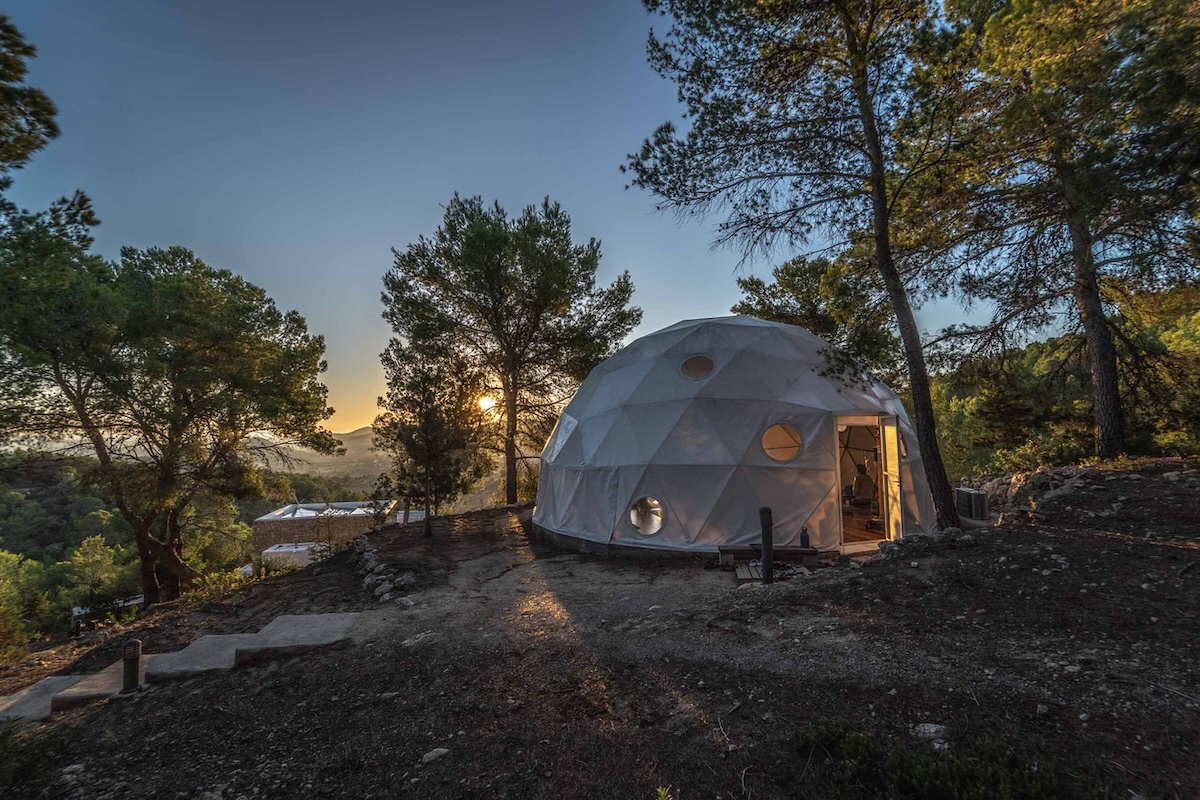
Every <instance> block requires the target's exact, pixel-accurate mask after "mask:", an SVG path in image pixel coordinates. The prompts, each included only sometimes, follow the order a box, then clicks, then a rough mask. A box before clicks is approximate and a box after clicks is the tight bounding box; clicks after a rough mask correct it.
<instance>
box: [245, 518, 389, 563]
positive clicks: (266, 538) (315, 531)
mask: <svg viewBox="0 0 1200 800" xmlns="http://www.w3.org/2000/svg"><path fill="white" fill-rule="evenodd" d="M374 525H375V521H374V520H373V519H372V518H371V517H370V516H362V515H358V516H340V517H339V516H323V517H301V518H300V519H282V520H267V521H265V522H255V523H254V525H253V526H252V528H251V529H252V533H251V536H250V547H251V552H252V553H254V555H255V556H257V555H260V554H261V553H262V551H263V550H266V549H267V548H268V547H270V546H271V545H276V544H291V543H293V542H328V543H330V544H333V545H334V548H335V549H337V548H341V547H345V546H346V545H348V544H349V543H350V541H351V540H352V539H354V538H355V537H356V536H361V535H362V534H364V533H368V532H370V530H371V528H372V527H374Z"/></svg>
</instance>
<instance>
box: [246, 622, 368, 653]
mask: <svg viewBox="0 0 1200 800" xmlns="http://www.w3.org/2000/svg"><path fill="white" fill-rule="evenodd" d="M359 616H360V615H359V613H358V612H347V613H341V614H282V615H280V616H278V617H276V618H275V619H273V620H271V622H270V623H269V624H268V625H267V627H265V628H263V629H262V630H261V631H259V632H258V633H257V634H256V636H257V637H258V641H256V642H252V643H247V644H245V645H241V646H239V647H238V648H237V651H236V653H235V655H234V663H236V664H247V663H250V662H253V661H259V660H262V659H264V658H272V657H275V656H281V655H293V654H296V653H304V652H308V651H309V650H318V649H320V648H322V647H329V646H331V645H335V644H338V643H340V642H343V641H345V640H346V639H347V637H348V636H349V634H350V629H351V628H352V627H353V626H354V623H355V622H357V621H358V618H359Z"/></svg>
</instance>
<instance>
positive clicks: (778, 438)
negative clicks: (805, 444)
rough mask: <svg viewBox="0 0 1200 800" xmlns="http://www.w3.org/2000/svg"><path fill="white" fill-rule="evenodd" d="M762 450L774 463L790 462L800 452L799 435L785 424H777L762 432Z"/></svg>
mask: <svg viewBox="0 0 1200 800" xmlns="http://www.w3.org/2000/svg"><path fill="white" fill-rule="evenodd" d="M762 446H763V450H765V451H766V452H767V455H768V456H770V457H771V458H773V459H774V460H776V461H791V460H792V459H793V458H795V457H796V455H797V454H798V453H799V452H800V447H801V441H800V433H799V432H798V431H797V430H796V429H795V428H793V427H792V426H791V425H788V424H787V423H786V422H777V423H775V424H774V425H772V426H771V427H769V428H767V429H766V430H765V431H763V435H762Z"/></svg>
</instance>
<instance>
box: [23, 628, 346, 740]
mask: <svg viewBox="0 0 1200 800" xmlns="http://www.w3.org/2000/svg"><path fill="white" fill-rule="evenodd" d="M359 616H360V614H359V613H357V612H353V613H342V614H284V615H281V616H278V617H276V618H275V619H273V620H272V621H271V622H270V623H269V624H268V625H267V626H266V627H265V628H263V629H262V630H261V631H259V632H258V633H235V634H227V635H223V636H201V637H200V638H199V639H197V640H196V641H194V642H192V643H191V644H190V645H188V646H187V647H185V648H183V649H182V650H180V651H178V652H175V653H152V654H146V655H143V656H142V662H141V674H142V682H143V683H161V682H164V681H171V680H180V679H183V678H190V677H194V676H196V675H201V674H203V673H205V672H211V671H213V670H220V669H232V668H233V667H234V666H236V665H238V664H247V663H252V662H255V661H261V660H264V659H268V658H274V657H277V656H284V655H295V654H297V653H304V652H307V651H310V650H317V649H320V648H323V647H329V646H331V645H335V644H338V643H339V642H343V641H345V640H346V639H347V638H348V637H349V634H350V629H351V628H352V627H353V626H354V624H355V623H356V622H357V621H358V619H359ZM123 676H124V664H123V663H122V662H120V661H118V662H117V663H115V664H112V665H110V666H108V667H106V668H105V669H103V670H101V671H100V672H97V673H96V674H94V675H54V676H51V677H49V678H44V679H42V680H40V681H38V682H37V683H35V684H33V685H32V686H28V687H26V688H24V689H22V690H21V691H19V692H17V693H16V694H12V695H8V696H7V697H0V718H7V719H15V720H20V721H23V722H29V721H33V720H38V719H45V718H46V717H49V716H50V715H51V714H53V713H56V712H59V711H64V710H66V709H68V708H74V707H75V706H79V705H82V704H84V703H89V702H92V701H95V700H102V699H106V698H111V697H114V696H119V695H120V692H121V686H122V681H123Z"/></svg>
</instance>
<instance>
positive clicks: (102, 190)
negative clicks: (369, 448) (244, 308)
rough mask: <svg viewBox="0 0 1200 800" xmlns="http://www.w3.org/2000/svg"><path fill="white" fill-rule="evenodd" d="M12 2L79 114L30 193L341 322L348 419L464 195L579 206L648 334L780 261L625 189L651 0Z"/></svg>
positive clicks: (608, 269) (113, 235)
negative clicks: (385, 308) (410, 250)
mask: <svg viewBox="0 0 1200 800" xmlns="http://www.w3.org/2000/svg"><path fill="white" fill-rule="evenodd" d="M5 13H7V14H8V15H9V16H10V17H11V19H12V20H13V22H14V23H15V24H16V25H17V27H18V28H19V29H20V30H21V32H22V33H23V34H24V35H25V37H26V38H27V39H28V40H29V41H30V42H31V43H33V44H34V45H36V46H37V48H38V51H39V52H38V58H37V59H36V60H35V61H34V62H33V63H32V66H31V71H30V73H31V74H30V77H29V82H30V83H31V84H32V85H35V86H38V87H40V88H42V89H44V90H46V91H47V92H48V93H49V94H50V96H51V97H52V98H53V99H54V101H55V102H56V104H57V105H58V108H59V124H60V126H61V128H62V135H61V136H60V137H59V138H58V139H57V140H55V141H54V142H52V143H51V144H50V146H49V147H48V148H46V149H45V150H44V151H42V152H41V153H40V154H38V155H37V156H35V158H34V161H33V163H32V164H31V165H30V166H29V167H27V168H26V169H24V170H22V171H20V172H18V173H17V174H16V184H15V186H14V189H13V191H12V193H11V196H12V197H13V199H14V200H15V201H16V202H18V203H19V204H21V205H24V206H26V207H29V208H43V207H45V206H46V205H47V204H48V203H50V202H51V201H52V200H53V199H55V198H56V197H59V196H61V195H63V194H67V193H70V192H71V191H73V190H74V189H76V188H81V189H83V190H84V191H86V192H87V193H88V194H89V195H91V197H92V199H93V201H94V203H95V206H96V210H97V213H98V214H99V216H100V218H101V220H102V225H101V227H100V228H99V229H98V231H97V235H96V245H97V249H98V250H99V251H100V252H101V253H102V254H104V255H106V256H109V257H116V256H117V254H118V253H119V250H120V248H121V247H122V246H124V245H131V246H135V247H150V246H169V245H182V246H185V247H188V248H190V249H192V250H194V251H195V252H196V254H197V255H198V256H199V257H200V258H201V259H203V260H204V261H205V262H207V263H208V264H210V265H212V266H214V267H220V268H225V269H229V270H232V271H233V272H236V273H238V274H240V275H242V276H244V277H245V278H247V279H248V280H250V281H251V282H253V283H255V284H258V285H259V286H262V287H263V288H264V289H266V291H267V292H268V294H269V295H270V296H271V297H273V298H274V299H275V301H276V303H277V304H278V305H279V306H280V307H282V308H284V309H296V310H298V311H300V312H301V313H302V314H303V315H304V316H305V318H306V319H307V320H308V324H309V327H310V329H311V330H312V331H314V332H316V333H320V334H322V335H323V336H324V337H325V342H326V358H327V360H328V362H329V370H328V372H327V373H326V374H325V382H326V383H327V385H328V386H329V389H330V404H331V405H332V406H333V407H334V408H335V409H337V413H336V414H335V415H334V417H332V418H331V419H330V420H329V421H328V423H327V424H328V426H329V427H330V428H331V429H333V430H335V431H349V430H352V429H355V428H358V427H361V426H363V425H367V424H370V422H371V420H372V419H373V418H374V416H375V414H376V406H375V401H376V398H377V397H378V396H379V395H380V394H383V392H384V388H385V387H384V381H383V370H382V368H381V366H380V364H379V358H378V356H379V353H380V352H381V351H382V350H383V348H384V347H385V345H386V342H387V338H388V333H389V331H388V328H387V325H386V324H385V323H384V322H383V320H382V319H381V318H380V312H381V310H382V305H381V303H380V299H379V296H380V291H381V288H382V283H381V278H382V276H383V273H384V272H386V271H387V269H388V267H389V266H390V265H391V252H390V248H392V247H396V248H400V249H403V248H404V247H405V246H406V245H407V244H408V243H409V242H412V241H414V240H415V239H416V238H417V237H418V236H419V235H421V234H430V233H432V232H433V231H434V230H435V229H436V228H437V226H438V224H439V223H440V222H441V216H442V205H444V204H445V203H446V201H447V200H449V199H450V197H451V196H452V195H453V193H454V192H456V191H457V192H459V193H460V194H464V195H476V194H478V195H482V196H483V197H484V199H485V201H491V200H493V199H494V200H498V201H499V202H500V203H501V205H503V206H504V207H505V208H506V209H507V210H508V211H509V213H510V215H515V214H517V213H518V212H519V211H520V209H521V208H522V207H523V206H525V205H528V204H531V203H536V202H539V201H540V200H541V199H542V198H543V197H544V196H546V195H549V196H550V197H551V199H553V200H556V201H558V202H560V203H561V204H562V205H563V208H564V209H565V210H566V211H567V212H568V213H569V214H570V215H571V218H572V221H573V223H574V235H575V238H576V240H577V241H583V240H586V239H587V238H589V237H593V236H594V237H596V238H598V239H600V240H601V242H602V253H603V258H602V259H601V266H600V277H601V280H603V281H604V282H605V283H607V282H609V281H611V280H612V279H613V278H614V277H615V276H616V275H617V274H619V272H620V271H622V270H629V272H630V273H631V275H632V277H633V282H634V285H635V287H636V289H637V291H636V294H635V296H634V301H635V303H637V304H638V305H640V306H641V307H642V308H643V309H644V312H645V314H644V319H643V322H642V325H641V326H640V327H639V328H638V329H637V330H635V331H634V336H637V335H640V334H643V333H648V332H650V331H653V330H657V329H659V328H662V327H665V326H667V325H671V324H673V323H675V322H677V321H679V320H681V319H688V318H696V317H706V316H717V315H721V314H727V313H729V308H730V306H731V305H732V304H733V303H734V302H736V301H737V299H738V291H737V287H736V285H735V283H734V279H735V277H736V275H738V274H750V273H753V274H766V273H768V272H769V271H770V266H771V263H769V262H753V263H750V264H747V265H745V266H743V267H742V272H741V273H738V272H737V269H738V261H739V256H738V253H736V252H733V251H728V250H719V251H713V250H712V249H711V246H710V244H711V241H712V239H713V235H714V230H715V226H716V223H717V222H718V220H717V219H716V218H713V219H710V220H707V221H689V222H685V223H680V222H679V221H678V220H677V219H676V217H675V216H674V215H672V214H669V213H668V214H661V213H657V212H655V211H654V198H653V197H651V196H650V195H648V194H646V193H644V192H641V191H638V190H626V189H625V188H624V184H625V176H622V175H621V174H620V172H619V171H618V167H619V165H620V164H621V163H622V162H623V161H624V156H625V154H626V153H628V152H630V151H631V150H635V149H637V148H638V147H639V146H640V144H641V142H642V139H644V138H645V137H646V136H648V135H649V134H650V133H651V132H652V131H653V129H654V128H655V127H656V126H657V125H658V124H659V123H662V122H664V121H666V120H668V119H678V117H679V115H680V107H679V106H678V104H677V103H676V99H675V90H674V87H673V85H671V84H670V83H668V82H667V81H665V80H663V79H662V78H660V77H659V76H658V75H656V74H655V73H654V72H653V71H652V70H651V69H650V67H649V66H648V65H647V63H646V56H645V44H646V36H647V32H648V31H649V29H650V27H651V26H652V25H657V26H660V27H661V25H662V21H661V20H660V19H659V18H657V17H651V16H649V15H647V14H646V12H645V11H644V9H643V7H642V6H641V4H640V3H639V2H634V0H605V2H599V3H587V2H579V1H578V0H576V1H575V2H561V0H560V2H550V1H549V0H547V1H546V2H520V3H516V2H514V3H495V2H478V3H462V2H443V3H404V2H398V3H397V2H392V3H387V2H376V3H369V2H350V1H347V2H334V1H333V0H330V1H329V2H324V3H317V2H306V1H296V0H294V1H293V2H287V3H268V2H245V1H244V0H243V1H242V2H224V1H220V2H214V1H213V0H206V1H205V2H156V3H133V2H102V3H98V2H94V0H92V1H91V2H84V1H83V0H73V1H72V2H66V1H65V0H63V1H59V2H53V3H50V2H45V0H38V1H37V2H17V3H9V4H7V7H6V11H5ZM787 255H789V254H787V253H781V254H779V256H778V258H777V260H783V259H784V258H786V256H787ZM953 313H954V312H953V306H952V305H949V304H944V305H943V306H941V307H940V308H938V309H933V310H927V311H926V313H925V314H924V316H919V319H920V320H921V321H922V322H923V324H925V325H926V326H928V327H931V328H932V327H938V326H940V325H944V324H946V323H947V322H948V321H950V320H949V317H950V316H951V315H953Z"/></svg>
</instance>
